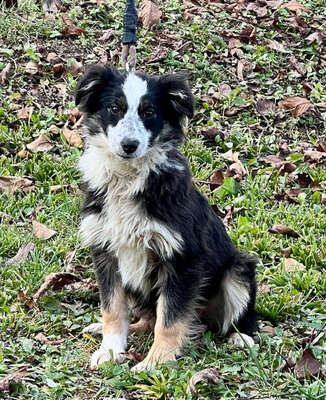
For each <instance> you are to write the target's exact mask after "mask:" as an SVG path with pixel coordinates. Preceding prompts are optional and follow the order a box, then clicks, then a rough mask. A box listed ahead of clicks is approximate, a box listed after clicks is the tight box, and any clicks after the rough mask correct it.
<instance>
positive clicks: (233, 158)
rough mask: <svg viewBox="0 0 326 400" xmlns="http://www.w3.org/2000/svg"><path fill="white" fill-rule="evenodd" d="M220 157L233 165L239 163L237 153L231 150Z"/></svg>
mask: <svg viewBox="0 0 326 400" xmlns="http://www.w3.org/2000/svg"><path fill="white" fill-rule="evenodd" d="M221 157H223V158H224V159H225V160H228V161H232V162H234V163H236V162H239V153H238V152H236V151H233V150H229V151H227V152H226V153H223V154H221Z"/></svg>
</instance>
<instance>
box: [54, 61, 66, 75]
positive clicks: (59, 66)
mask: <svg viewBox="0 0 326 400" xmlns="http://www.w3.org/2000/svg"><path fill="white" fill-rule="evenodd" d="M64 70H65V66H64V64H62V63H58V64H55V65H53V68H52V71H53V74H54V75H56V76H59V75H61V74H62V73H63V71H64Z"/></svg>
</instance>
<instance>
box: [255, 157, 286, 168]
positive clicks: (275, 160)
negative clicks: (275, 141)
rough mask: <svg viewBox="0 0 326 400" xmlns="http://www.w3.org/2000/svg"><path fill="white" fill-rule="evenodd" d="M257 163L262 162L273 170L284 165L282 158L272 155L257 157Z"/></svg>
mask: <svg viewBox="0 0 326 400" xmlns="http://www.w3.org/2000/svg"><path fill="white" fill-rule="evenodd" d="M259 161H264V162H265V163H266V164H269V165H271V166H272V167H274V168H279V167H280V166H281V165H282V164H283V163H284V160H283V159H282V158H280V157H277V156H275V155H274V154H270V155H268V156H263V157H259Z"/></svg>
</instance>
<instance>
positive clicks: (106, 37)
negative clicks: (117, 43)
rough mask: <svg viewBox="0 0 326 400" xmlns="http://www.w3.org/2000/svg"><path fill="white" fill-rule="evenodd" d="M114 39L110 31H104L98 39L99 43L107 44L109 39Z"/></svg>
mask: <svg viewBox="0 0 326 400" xmlns="http://www.w3.org/2000/svg"><path fill="white" fill-rule="evenodd" d="M113 38H114V33H113V30H112V29H108V30H107V31H104V33H103V35H102V36H101V37H100V38H99V39H98V40H99V41H100V42H107V41H108V40H109V39H113Z"/></svg>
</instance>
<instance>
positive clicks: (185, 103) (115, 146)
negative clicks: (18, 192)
mask: <svg viewBox="0 0 326 400" xmlns="http://www.w3.org/2000/svg"><path fill="white" fill-rule="evenodd" d="M76 104H78V105H79V107H80V109H81V110H82V111H84V112H86V113H87V119H86V123H85V125H86V136H87V139H86V150H85V152H84V154H83V156H82V157H81V159H80V162H79V168H80V170H81V172H82V175H83V178H82V179H83V183H84V185H85V192H86V193H85V201H84V206H83V209H82V221H81V236H82V241H83V243H84V245H85V246H89V247H90V248H91V250H92V254H93V258H94V264H95V270H96V277H97V282H98V286H99V289H100V296H101V311H102V316H103V341H102V344H101V347H100V348H99V350H97V351H96V352H95V353H94V354H93V356H92V360H91V366H92V367H96V366H97V365H99V364H101V363H103V362H105V361H108V360H110V359H112V358H113V360H115V361H117V362H121V361H122V360H123V353H124V352H125V350H126V346H127V334H128V329H129V328H130V329H134V330H139V331H144V332H146V331H149V330H150V329H151V328H154V343H153V345H152V347H151V349H150V351H149V353H148V355H147V357H146V358H145V360H144V361H142V362H141V363H139V364H138V365H136V367H134V368H135V369H136V370H142V369H144V368H151V367H154V366H155V365H157V364H158V363H164V362H166V361H169V360H174V359H175V357H176V355H177V354H178V353H179V352H180V349H181V347H182V345H184V343H185V342H186V340H187V338H189V336H191V335H192V333H193V330H194V327H195V326H196V322H199V321H201V322H204V323H205V324H206V325H208V326H209V327H210V328H212V329H213V328H217V329H218V330H219V332H220V333H221V334H222V335H226V334H228V333H232V332H235V329H234V327H236V328H237V330H239V331H240V332H242V333H244V334H243V335H239V334H237V333H233V335H232V340H233V342H234V343H235V344H238V345H241V344H243V340H245V341H246V342H247V343H248V344H249V345H253V339H252V338H251V337H250V336H248V335H252V334H253V332H254V331H255V329H256V313H255V309H254V306H255V296H256V281H255V264H256V263H255V260H254V259H252V258H251V257H249V256H248V255H246V254H244V253H241V252H239V251H238V250H237V249H236V248H235V246H234V245H233V243H232V242H231V240H230V238H229V237H228V235H227V233H226V231H225V228H224V226H223V224H222V223H221V221H220V220H219V219H218V218H217V217H216V215H215V214H214V211H213V210H212V209H211V207H210V206H209V204H208V202H207V201H206V199H205V198H204V197H203V196H202V195H201V194H200V193H199V192H198V191H197V190H196V189H195V187H194V186H193V184H192V179H191V173H190V171H189V167H188V164H187V161H186V159H185V158H184V157H183V155H182V154H181V153H180V150H179V145H180V143H181V142H182V140H183V138H184V133H183V129H182V125H183V121H184V119H185V117H191V116H192V115H193V113H194V100H193V96H192V94H191V92H190V90H189V88H188V86H187V84H186V82H185V79H184V78H182V77H180V76H178V75H168V76H163V77H152V76H147V75H143V74H140V73H125V72H123V73H120V72H118V71H117V70H115V69H113V68H109V67H102V66H93V67H91V68H90V69H89V70H88V72H87V73H86V74H85V75H84V76H83V77H82V79H81V80H80V82H79V84H78V87H77V94H76ZM130 311H132V312H133V314H134V315H136V316H138V318H139V321H138V322H136V323H135V324H132V325H130V326H129V312H130Z"/></svg>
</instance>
